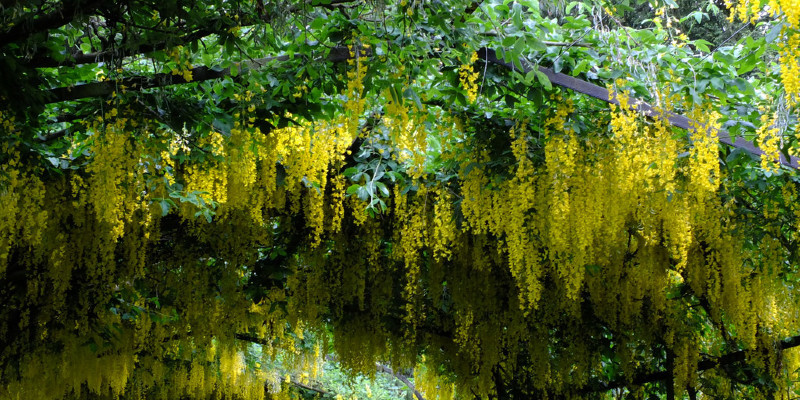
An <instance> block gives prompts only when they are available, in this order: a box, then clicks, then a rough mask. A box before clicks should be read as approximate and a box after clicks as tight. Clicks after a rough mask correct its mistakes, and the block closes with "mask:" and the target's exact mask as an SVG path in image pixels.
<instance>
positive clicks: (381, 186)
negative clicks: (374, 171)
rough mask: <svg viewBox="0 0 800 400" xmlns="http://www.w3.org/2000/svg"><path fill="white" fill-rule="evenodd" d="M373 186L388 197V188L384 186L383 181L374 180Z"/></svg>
mask: <svg viewBox="0 0 800 400" xmlns="http://www.w3.org/2000/svg"><path fill="white" fill-rule="evenodd" d="M375 187H377V188H378V191H379V192H380V193H381V194H382V195H383V196H384V197H389V189H387V188H386V185H384V184H383V182H375Z"/></svg>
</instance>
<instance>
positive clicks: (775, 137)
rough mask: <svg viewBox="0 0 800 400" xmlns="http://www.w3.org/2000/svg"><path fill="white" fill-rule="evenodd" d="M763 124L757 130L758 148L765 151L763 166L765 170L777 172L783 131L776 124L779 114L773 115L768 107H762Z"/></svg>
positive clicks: (762, 159)
mask: <svg viewBox="0 0 800 400" xmlns="http://www.w3.org/2000/svg"><path fill="white" fill-rule="evenodd" d="M761 112H762V113H761V125H760V126H759V127H758V130H757V131H756V137H757V138H758V148H759V149H761V151H763V152H764V154H762V155H761V168H763V169H764V170H765V171H770V172H775V171H777V170H778V169H780V158H781V153H780V147H781V132H780V128H778V127H777V126H776V124H777V120H778V119H777V115H774V116H771V115H770V113H769V112H768V111H767V109H766V108H764V107H762V108H761Z"/></svg>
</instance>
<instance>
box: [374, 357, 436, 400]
mask: <svg viewBox="0 0 800 400" xmlns="http://www.w3.org/2000/svg"><path fill="white" fill-rule="evenodd" d="M375 366H376V367H377V368H378V372H383V373H385V374H389V375H392V376H394V377H395V378H397V380H399V381H400V382H403V384H405V385H406V387H408V388H409V389H410V390H411V391H412V392H413V393H414V397H416V398H417V400H425V398H424V397H422V393H420V392H419V391H417V388H415V387H414V384H413V383H411V381H409V380H408V378H406V377H405V376H403V375H401V374H398V373H396V372H394V371H392V369H391V368H389V367H387V366H385V365H382V364H378V363H375Z"/></svg>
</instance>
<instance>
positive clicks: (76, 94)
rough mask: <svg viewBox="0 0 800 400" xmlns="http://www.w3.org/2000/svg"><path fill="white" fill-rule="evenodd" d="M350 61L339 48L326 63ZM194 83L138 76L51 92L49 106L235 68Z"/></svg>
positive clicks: (242, 66) (257, 64)
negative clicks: (189, 78)
mask: <svg viewBox="0 0 800 400" xmlns="http://www.w3.org/2000/svg"><path fill="white" fill-rule="evenodd" d="M348 58H350V52H349V50H348V49H347V48H346V47H335V48H333V49H331V51H330V53H329V54H328V56H327V58H326V60H327V61H331V62H342V61H346V60H347V59H348ZM287 60H289V56H287V55H282V56H276V57H265V58H259V59H256V60H251V61H243V62H241V63H238V64H236V65H235V66H234V67H232V68H238V72H240V73H241V72H243V71H245V70H247V69H258V68H261V67H263V66H265V65H267V64H269V63H271V62H274V61H287ZM191 71H192V79H191V80H190V81H188V80H186V79H185V78H184V77H183V75H173V74H171V73H162V74H155V75H153V76H134V77H129V78H123V79H118V80H110V81H105V82H93V83H87V84H83V85H76V86H72V87H60V88H55V89H50V90H49V91H47V93H48V98H49V100H47V101H46V103H59V102H62V101H70V100H78V99H84V98H90V97H104V96H109V95H111V94H112V93H114V92H116V91H121V90H122V88H123V87H124V88H125V90H127V91H139V90H144V89H151V88H156V87H165V86H171V85H179V84H184V83H190V82H202V81H207V80H212V79H218V78H222V77H225V76H229V75H231V68H225V69H219V70H217V69H214V68H209V67H205V66H201V67H196V68H193V69H191Z"/></svg>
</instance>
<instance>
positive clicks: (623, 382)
mask: <svg viewBox="0 0 800 400" xmlns="http://www.w3.org/2000/svg"><path fill="white" fill-rule="evenodd" d="M797 346H800V335H797V336H791V337H788V338H786V339H783V340H781V341H780V342H779V343H778V348H779V349H780V350H786V349H790V348H793V347H797ZM745 359H746V351H745V350H738V351H734V352H731V353H727V354H723V355H721V356H719V357H705V358H703V359H702V360H700V361H699V362H698V363H697V372H703V371H706V370H709V369H712V368H716V367H722V366H725V365H730V364H735V363H737V362H742V361H745ZM670 378H671V374H670V373H669V372H668V371H658V372H651V373H644V374H640V375H637V376H635V377H633V378H632V379H626V378H619V379H615V380H613V381H610V382H608V383H603V382H597V383H594V384H592V385H590V386H588V387H585V388H584V389H583V390H581V392H583V393H591V392H605V391H608V390H612V389H619V388H623V387H627V386H641V385H643V384H645V383H652V382H659V381H665V380H668V379H670Z"/></svg>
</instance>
